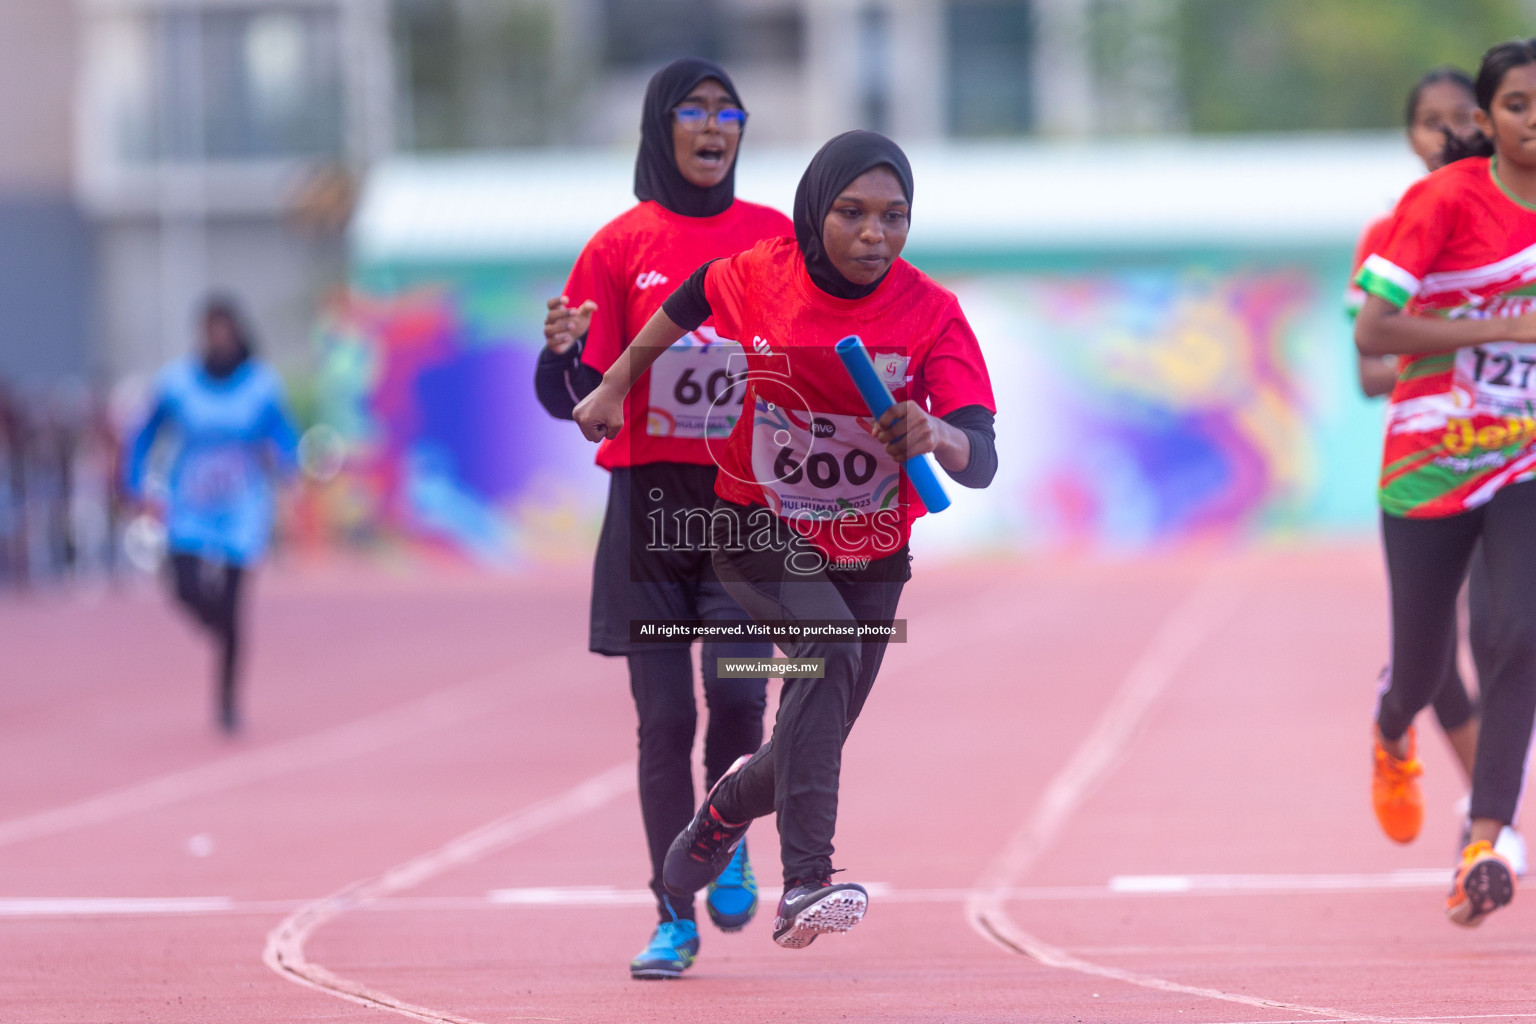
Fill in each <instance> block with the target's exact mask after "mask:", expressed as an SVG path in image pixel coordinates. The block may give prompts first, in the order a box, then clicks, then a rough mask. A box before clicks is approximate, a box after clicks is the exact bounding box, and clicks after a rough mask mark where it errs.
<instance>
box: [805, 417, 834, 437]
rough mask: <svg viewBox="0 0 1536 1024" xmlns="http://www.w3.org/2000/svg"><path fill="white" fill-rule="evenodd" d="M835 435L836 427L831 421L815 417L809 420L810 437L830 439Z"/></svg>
mask: <svg viewBox="0 0 1536 1024" xmlns="http://www.w3.org/2000/svg"><path fill="white" fill-rule="evenodd" d="M836 433H837V425H836V424H835V423H833V422H832V421H831V420H828V419H823V418H821V417H820V416H817V417H815V418H813V419H812V420H811V436H812V437H831V436H833V435H834V434H836Z"/></svg>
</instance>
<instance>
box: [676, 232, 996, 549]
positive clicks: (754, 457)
mask: <svg viewBox="0 0 1536 1024" xmlns="http://www.w3.org/2000/svg"><path fill="white" fill-rule="evenodd" d="M704 290H705V295H706V297H707V298H708V299H709V305H710V308H711V309H712V310H713V311H714V320H715V323H716V325H717V326H718V328H719V330H720V331H721V332H722V333H725V334H729V335H731V336H733V337H736V338H739V339H740V340H741V344H742V347H743V348H744V349H745V350H746V354H745V361H746V369H747V371H748V375H747V378H746V387H745V389H744V395H743V398H742V401H743V403H744V409H745V410H747V411H748V413H749V414H748V415H744V416H742V417H740V419H739V420H738V421H737V423H736V425H735V428H734V429H733V430H732V431H731V433H730V436H729V437H728V438H726V439H725V441H724V442H723V443H722V442H711V444H710V448H711V450H712V451H714V452H715V453H716V454H717V455H718V456H719V458H718V460H717V461H718V462H719V465H720V473H719V475H718V476H717V477H716V478H715V493H716V494H718V495H719V496H720V497H722V498H724V499H726V500H727V501H732V502H735V503H737V504H740V505H748V504H757V505H765V506H767V507H768V508H770V509H772V510H773V511H774V512H775V513H777V514H778V515H779V516H780V517H781V518H784V519H788V520H789V521H790V522H791V523H792V524H793V525H794V528H795V529H796V530H798V531H799V532H800V533H801V534H802V535H804V536H805V537H807V538H808V539H810V540H811V542H812V543H814V544H815V545H816V546H817V547H818V548H819V549H821V551H822V552H824V553H825V554H826V555H828V556H829V557H830V558H832V559H834V560H840V559H853V560H857V559H867V558H879V557H883V556H885V555H889V554H892V553H893V552H895V551H896V550H897V549H899V548H900V547H901V546H902V545H903V544H905V543H906V542H907V538H908V536H909V535H910V533H911V522H912V520H913V519H915V518H916V517H917V516H920V515H923V514H924V513H925V512H926V511H927V510H926V509H925V508H923V505H922V501H921V499H919V498H918V496H917V492H916V491H914V490H913V489H912V488H911V485H910V484H909V483H908V481H907V475H906V473H905V472H903V471H901V469H900V466H899V465H898V464H897V463H896V461H895V460H894V459H892V458H891V457H890V456H889V455H887V454H886V452H885V449H884V448H883V447H882V446H881V445H880V444H879V442H877V441H876V440H875V439H874V438H873V437H872V436H871V435H870V433H869V429H870V422H871V420H870V415H869V409H868V407H867V406H866V405H865V404H864V400H863V399H862V398H860V397H859V392H858V389H856V388H855V387H854V386H853V382H852V381H851V380H850V379H849V377H848V373H847V371H846V370H845V369H844V368H843V364H842V360H841V359H839V358H838V356H837V353H836V352H835V351H834V349H833V346H834V345H836V344H837V342H838V341H839V340H841V339H842V338H844V337H845V336H847V335H849V334H857V335H859V336H860V337H862V338H863V339H864V346H865V348H867V349H868V350H869V353H870V355H871V357H872V358H873V359H874V363H875V369H876V370H877V371H878V372H879V373H880V376H881V378H882V379H883V380H884V381H885V383H886V386H887V387H889V388H890V389H891V392H892V394H893V395H894V397H895V398H896V400H897V401H898V402H899V401H904V400H908V399H910V400H912V401H914V402H917V403H919V404H920V405H922V406H923V407H924V408H925V409H927V410H928V411H929V412H930V413H932V414H933V415H935V416H943V415H945V414H947V413H951V412H954V411H955V410H956V409H960V408H963V407H964V406H967V405H980V406H983V407H984V408H986V409H987V410H988V411H989V412H996V406H995V405H994V404H993V401H992V383H991V380H990V379H989V378H988V376H987V366H986V362H985V360H983V358H982V355H981V348H980V346H979V345H978V344H977V343H976V335H975V334H974V333H972V331H971V326H970V324H969V323H967V322H966V319H965V314H964V313H963V312H961V310H960V303H959V302H958V301H957V300H956V299H955V297H954V295H953V294H951V293H950V292H948V291H946V290H945V289H943V288H941V287H939V286H938V285H937V284H935V283H934V282H933V281H931V280H929V279H928V277H926V276H925V275H924V274H923V273H922V272H921V271H919V270H917V268H915V267H913V266H912V265H911V264H910V263H907V262H906V261H904V260H900V259H898V260H897V261H896V262H895V264H894V265H893V266H892V267H891V269H890V272H889V273H888V274H887V275H886V277H885V280H883V281H882V282H881V283H880V287H879V288H877V289H875V291H874V292H873V293H872V294H871V295H869V296H866V297H865V298H862V299H838V298H834V297H833V296H831V295H828V294H826V293H825V292H823V291H821V290H820V289H819V288H817V287H816V286H815V285H814V284H813V283H812V282H811V279H810V276H809V275H808V274H807V273H806V270H805V260H804V258H803V257H802V256H801V254H800V250H799V248H798V247H797V246H796V244H795V241H794V239H792V238H778V239H772V240H770V241H765V242H760V243H758V245H757V246H755V247H754V248H752V249H750V250H748V251H746V252H743V253H739V254H737V255H736V256H733V257H731V258H730V259H728V260H719V261H718V262H715V263H712V264H710V267H709V271H708V273H707V274H706V276H705V279H704Z"/></svg>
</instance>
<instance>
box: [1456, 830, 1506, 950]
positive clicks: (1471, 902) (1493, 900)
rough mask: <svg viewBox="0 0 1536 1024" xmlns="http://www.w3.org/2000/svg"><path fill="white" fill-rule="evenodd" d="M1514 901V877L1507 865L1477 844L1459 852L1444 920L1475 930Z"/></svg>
mask: <svg viewBox="0 0 1536 1024" xmlns="http://www.w3.org/2000/svg"><path fill="white" fill-rule="evenodd" d="M1514 898H1515V873H1514V872H1513V871H1512V870H1510V867H1509V861H1507V860H1505V859H1504V858H1503V857H1501V856H1499V855H1498V854H1497V853H1494V852H1493V844H1492V843H1490V842H1488V841H1487V840H1486V839H1484V840H1480V841H1478V842H1475V843H1473V844H1471V845H1470V846H1468V847H1467V848H1466V849H1465V850H1463V851H1461V865H1460V866H1459V867H1458V868H1457V869H1456V877H1455V878H1454V879H1453V880H1452V882H1451V894H1450V895H1449V896H1447V897H1446V898H1445V916H1446V917H1448V918H1450V919H1451V921H1452V922H1453V923H1455V924H1459V925H1462V926H1463V927H1466V928H1476V927H1477V926H1478V925H1480V924H1482V923H1483V918H1485V917H1487V916H1488V915H1489V914H1491V913H1493V912H1494V911H1495V910H1498V909H1499V908H1500V907H1502V906H1506V905H1507V904H1508V903H1509V902H1510V901H1511V900H1513V899H1514Z"/></svg>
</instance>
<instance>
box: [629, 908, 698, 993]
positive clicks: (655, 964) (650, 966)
mask: <svg viewBox="0 0 1536 1024" xmlns="http://www.w3.org/2000/svg"><path fill="white" fill-rule="evenodd" d="M698 955H699V926H698V925H696V924H694V923H693V922H692V921H684V920H678V921H663V922H661V924H659V925H657V926H656V933H655V934H654V935H652V936H651V942H650V945H648V946H646V947H645V948H644V949H642V950H641V951H640V955H639V956H637V957H635V958H634V959H633V960H631V961H630V962H629V976H630V977H631V978H638V979H653V978H677V977H681V976H682V973H683V972H684V971H686V970H687V969H688V968H689V967H691V966H692V965H693V960H694V958H695V957H697V956H698Z"/></svg>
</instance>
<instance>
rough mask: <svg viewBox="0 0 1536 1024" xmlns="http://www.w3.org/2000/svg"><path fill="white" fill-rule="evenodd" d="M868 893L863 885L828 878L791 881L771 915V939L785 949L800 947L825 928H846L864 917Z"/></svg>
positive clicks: (837, 930) (832, 929)
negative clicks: (775, 911) (773, 916)
mask: <svg viewBox="0 0 1536 1024" xmlns="http://www.w3.org/2000/svg"><path fill="white" fill-rule="evenodd" d="M868 909H869V893H867V892H865V891H864V887H863V886H862V885H855V884H854V883H852V882H840V883H838V884H837V885H833V884H832V883H831V881H830V880H828V879H820V880H818V881H812V882H804V883H796V884H794V885H791V886H790V887H789V888H788V889H787V890H786V891H785V893H784V897H783V898H782V899H780V900H779V916H778V917H776V918H774V919H773V941H774V942H777V943H778V944H779V945H781V946H783V947H784V948H786V949H803V948H804V947H806V946H809V945H810V944H811V943H812V942H815V941H816V936H818V935H821V934H822V933H824V932H828V933H830V932H846V931H847V930H848V929H850V928H852V927H853V926H854V925H856V924H858V923H859V922H860V921H862V920H864V912H865V911H867V910H868Z"/></svg>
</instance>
